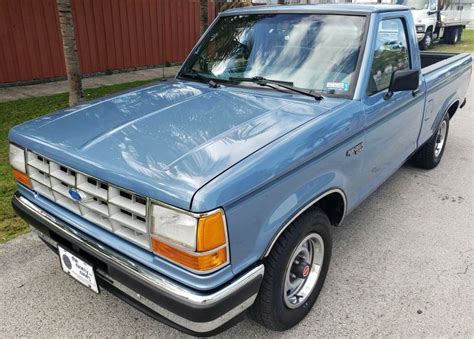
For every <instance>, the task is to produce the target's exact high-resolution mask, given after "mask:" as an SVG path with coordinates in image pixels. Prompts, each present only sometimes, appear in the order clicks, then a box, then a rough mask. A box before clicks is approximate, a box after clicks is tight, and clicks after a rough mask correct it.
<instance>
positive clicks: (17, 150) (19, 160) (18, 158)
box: [9, 144, 26, 173]
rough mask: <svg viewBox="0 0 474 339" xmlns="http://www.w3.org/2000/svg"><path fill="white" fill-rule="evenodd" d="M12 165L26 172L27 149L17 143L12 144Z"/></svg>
mask: <svg viewBox="0 0 474 339" xmlns="http://www.w3.org/2000/svg"><path fill="white" fill-rule="evenodd" d="M9 151H10V152H9V153H10V154H9V155H10V165H12V167H13V168H14V169H16V170H18V171H20V172H23V173H26V164H25V150H24V149H23V148H21V147H18V146H17V145H14V144H10V149H9Z"/></svg>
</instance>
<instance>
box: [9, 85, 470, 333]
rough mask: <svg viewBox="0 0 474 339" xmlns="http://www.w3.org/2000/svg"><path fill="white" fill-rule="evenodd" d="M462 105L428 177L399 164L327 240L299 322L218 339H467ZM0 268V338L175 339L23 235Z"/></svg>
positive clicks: (245, 326) (244, 328) (466, 127)
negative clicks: (320, 272)
mask: <svg viewBox="0 0 474 339" xmlns="http://www.w3.org/2000/svg"><path fill="white" fill-rule="evenodd" d="M472 82H474V79H473V81H472ZM473 94H474V93H473V91H472V86H471V90H470V95H469V97H470V98H472V99H471V101H469V102H468V105H467V106H466V107H465V108H464V109H463V110H461V111H459V112H458V113H457V114H456V116H455V118H454V119H453V120H452V124H451V129H450V133H449V138H448V144H447V149H446V151H445V154H444V159H443V161H442V162H441V164H440V165H439V166H438V167H437V168H436V169H434V170H432V171H423V170H419V169H416V168H413V167H411V166H410V165H405V166H404V167H402V168H401V169H400V170H399V171H398V172H397V173H396V174H395V175H394V176H393V177H392V178H390V179H389V180H388V181H387V182H386V183H385V184H384V185H383V186H381V187H380V188H379V189H378V190H377V191H376V192H375V193H374V194H373V195H372V196H371V197H370V198H369V199H368V200H367V201H365V202H364V203H363V204H362V205H361V206H359V207H358V208H357V209H356V211H354V212H353V213H352V214H351V215H349V216H348V217H347V218H346V220H345V222H344V224H343V225H342V226H341V227H339V228H337V229H335V231H334V249H333V259H332V263H331V267H330V270H329V274H328V276H327V279H326V284H325V286H324V288H323V290H322V292H321V295H320V297H319V299H318V301H317V303H316V305H315V307H314V309H313V310H312V311H311V313H310V314H309V315H308V317H306V319H305V320H304V321H302V322H301V323H300V324H299V325H298V326H296V327H295V328H293V329H292V330H290V331H287V332H285V333H275V332H270V331H268V330H266V329H264V328H263V327H260V326H259V325H257V324H255V323H254V322H252V321H250V320H245V321H243V322H242V323H240V324H238V325H237V326H235V327H233V328H232V329H230V330H228V331H227V332H225V333H223V334H221V336H245V337H261V336H272V337H280V336H281V337H283V336H285V337H286V336H288V337H303V336H315V335H316V336H321V337H341V336H364V337H365V336H377V337H385V336H397V337H399V336H402V337H408V336H410V337H412V336H435V337H439V336H446V337H452V336H463V337H473V336H474V322H473V319H474V309H473V307H474V306H473V305H474V288H473V286H474V266H473V262H474V227H473V226H474V222H473V218H474V213H473V206H474V202H473V198H474V197H473V196H474V194H473V193H474V185H473V173H474V166H473V149H474V148H473V131H474V128H473V127H474V117H473V115H474V105H473V103H474V102H473V101H474V95H473ZM0 267H1V271H0V277H1V279H0V290H1V291H2V293H1V294H0V337H6V338H8V337H12V336H44V337H46V336H48V337H50V336H78V335H79V336H84V335H87V336H90V335H93V336H109V337H117V336H119V337H123V336H147V337H148V336H160V337H164V336H167V337H168V336H172V337H178V336H183V334H181V333H180V332H177V331H175V330H173V329H171V328H169V327H167V326H164V325H162V324H160V323H159V322H156V321H154V320H152V319H150V318H148V317H147V316H145V315H143V314H142V313H140V312H139V311H137V310H135V309H133V308H132V307H130V306H128V305H127V304H125V303H123V302H122V301H120V300H118V299H117V298H115V297H114V296H112V295H111V294H109V293H107V292H106V291H104V292H103V293H101V294H99V295H96V294H94V293H92V292H90V291H88V290H87V289H86V288H84V287H82V286H81V285H79V283H76V282H75V281H73V280H72V279H71V278H69V277H68V276H66V275H65V274H64V273H62V271H61V268H60V267H59V262H58V258H57V257H56V256H55V255H54V254H53V253H52V252H51V251H50V250H49V249H47V247H46V246H45V245H44V244H43V243H42V242H40V241H39V240H38V239H37V238H36V237H35V236H34V235H33V234H28V235H26V236H22V237H20V238H17V239H15V240H13V241H10V242H8V243H6V244H4V245H0Z"/></svg>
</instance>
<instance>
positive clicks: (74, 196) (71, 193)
mask: <svg viewBox="0 0 474 339" xmlns="http://www.w3.org/2000/svg"><path fill="white" fill-rule="evenodd" d="M69 196H70V197H71V198H72V199H73V200H75V201H81V199H82V197H81V195H80V194H79V192H78V191H76V190H75V189H72V188H70V189H69Z"/></svg>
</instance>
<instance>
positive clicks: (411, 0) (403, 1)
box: [396, 0, 428, 10]
mask: <svg viewBox="0 0 474 339" xmlns="http://www.w3.org/2000/svg"><path fill="white" fill-rule="evenodd" d="M396 4H397V5H404V6H407V7H410V9H415V10H420V9H428V0H396Z"/></svg>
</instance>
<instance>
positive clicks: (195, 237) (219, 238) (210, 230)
mask: <svg viewBox="0 0 474 339" xmlns="http://www.w3.org/2000/svg"><path fill="white" fill-rule="evenodd" d="M151 243H152V248H153V252H155V253H156V254H157V255H159V256H161V257H164V258H166V259H168V260H171V261H172V262H174V263H177V264H178V265H180V266H183V267H185V268H187V269H191V270H192V271H196V272H201V273H207V272H210V271H213V270H215V269H217V268H219V267H222V266H224V265H226V264H227V263H228V262H229V260H228V259H229V258H228V244H227V230H226V223H225V216H224V212H223V211H222V210H216V211H214V212H212V213H209V214H203V215H195V214H192V213H187V212H185V211H180V210H177V209H173V208H170V207H164V206H161V205H156V204H153V206H152V222H151Z"/></svg>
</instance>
